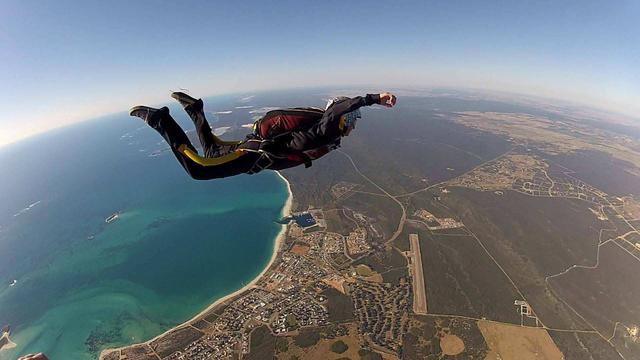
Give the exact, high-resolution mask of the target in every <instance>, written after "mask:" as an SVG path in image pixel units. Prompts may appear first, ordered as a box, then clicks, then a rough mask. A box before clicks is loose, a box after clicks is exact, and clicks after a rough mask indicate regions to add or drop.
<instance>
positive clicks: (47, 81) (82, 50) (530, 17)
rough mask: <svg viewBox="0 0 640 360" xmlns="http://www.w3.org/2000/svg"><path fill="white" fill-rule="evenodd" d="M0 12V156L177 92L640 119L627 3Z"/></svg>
mask: <svg viewBox="0 0 640 360" xmlns="http://www.w3.org/2000/svg"><path fill="white" fill-rule="evenodd" d="M0 6H1V8H0V9H1V10H0V64H1V65H2V66H0V84H1V85H0V86H1V87H0V89H1V91H0V95H1V96H0V108H2V110H1V111H0V145H2V144H6V143H9V142H13V141H16V140H18V139H20V138H23V137H25V136H28V135H31V134H34V133H37V132H42V131H45V130H47V129H49V128H53V127H57V126H61V125H65V124H68V123H70V122H75V121H80V120H84V119H88V118H90V117H95V116H99V115H102V114H107V113H112V112H118V111H124V110H126V109H128V108H129V107H130V106H132V105H135V104H139V103H147V104H157V103H161V102H166V101H168V100H169V98H168V94H169V92H170V90H175V89H178V88H180V87H182V88H187V89H189V90H191V92H192V93H194V94H197V95H200V96H206V95H215V94H222V93H227V92H237V91H252V90H259V89H269V88H286V87H294V86H316V85H321V86H324V85H359V84H363V85H364V84H366V85H373V86H380V88H381V90H384V89H385V88H390V89H393V88H399V87H412V86H420V87H430V86H456V87H471V88H487V89H497V90H505V91H513V92H519V93H529V94H538V95H544V96H549V97H556V98H560V99H565V100H573V101H577V102H583V103H587V104H590V105H592V106H595V107H602V108H608V109H614V110H617V111H622V112H625V113H627V114H636V115H638V114H640V105H638V104H640V41H639V40H640V26H638V24H637V21H638V19H640V2H638V1H588V0H584V1H526V2H516V1H488V0H487V1H473V2H472V1H386V2H374V1H366V2H364V1H362V2H360V1H346V0H343V1H322V2H310V1H274V2H266V1H245V2H238V4H235V2H231V1H200V2H195V1H193V2H191V1H185V2H180V1H1V2H0ZM637 117H638V116H637Z"/></svg>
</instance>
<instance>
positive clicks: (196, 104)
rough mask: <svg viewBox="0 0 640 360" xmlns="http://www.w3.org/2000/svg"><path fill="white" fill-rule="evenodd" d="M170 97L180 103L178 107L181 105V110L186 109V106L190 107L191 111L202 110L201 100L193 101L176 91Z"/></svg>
mask: <svg viewBox="0 0 640 360" xmlns="http://www.w3.org/2000/svg"><path fill="white" fill-rule="evenodd" d="M171 97H172V98H174V99H176V100H178V102H179V103H180V105H182V107H183V108H185V109H186V108H187V106H189V107H191V108H192V109H193V110H201V109H202V100H201V99H194V98H192V97H191V96H189V95H187V94H185V93H183V92H180V91H177V92H174V93H172V94H171Z"/></svg>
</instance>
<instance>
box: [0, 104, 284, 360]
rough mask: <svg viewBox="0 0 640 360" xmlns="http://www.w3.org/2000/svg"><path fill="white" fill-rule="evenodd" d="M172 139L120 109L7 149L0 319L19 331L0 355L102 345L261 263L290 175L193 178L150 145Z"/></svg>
mask: <svg viewBox="0 0 640 360" xmlns="http://www.w3.org/2000/svg"><path fill="white" fill-rule="evenodd" d="M221 110H224V109H221ZM172 112H174V109H172ZM179 118H180V122H181V123H182V124H183V125H184V126H185V127H188V128H191V126H192V125H191V124H190V123H189V122H188V120H186V118H185V117H184V116H179ZM165 147H166V145H165V144H164V143H163V140H162V138H161V137H160V136H159V135H158V134H157V133H155V131H153V130H152V129H150V128H148V127H147V126H146V125H145V124H144V123H143V122H142V121H141V120H139V119H136V118H130V117H129V116H127V115H126V114H124V113H123V114H120V115H113V116H109V117H105V118H101V119H98V120H93V121H89V122H84V123H81V124H78V125H74V126H71V127H66V128H63V129H59V130H54V131H50V132H48V133H46V134H44V135H39V136H35V137H32V138H29V139H27V140H23V141H21V142H19V143H16V144H13V145H10V146H6V147H3V148H0V173H1V174H2V176H0V204H2V206H1V207H0V327H1V326H3V325H6V324H9V325H11V328H12V335H11V339H12V340H13V341H14V342H15V343H17V347H16V348H15V349H13V350H8V351H3V352H0V359H1V360H5V359H15V358H17V357H18V356H19V355H22V354H24V353H28V352H45V353H47V354H48V355H49V356H50V358H52V359H91V358H95V357H96V356H97V354H98V352H99V350H101V349H103V348H105V347H113V346H119V345H125V344H129V343H132V342H139V341H143V340H146V339H149V338H151V337H153V336H156V335H158V334H159V333H161V332H162V331H164V330H166V329H168V328H170V327H172V326H175V325H176V324H178V323H181V322H183V321H185V320H187V319H189V318H191V317H192V316H193V315H195V314H196V313H198V312H199V311H201V310H202V309H203V308H204V307H206V306H208V305H209V304H210V303H212V302H213V301H215V299H217V298H219V297H221V296H224V295H226V294H227V293H230V292H232V291H234V290H236V289H238V288H240V287H242V286H243V284H245V283H247V282H249V281H251V279H252V278H253V277H255V276H256V275H257V274H258V273H260V272H261V271H262V269H263V268H264V267H265V265H266V264H267V262H268V261H269V258H270V256H271V252H272V249H273V244H274V238H275V236H276V235H277V233H278V232H279V230H280V225H279V224H277V223H275V222H274V220H277V219H278V218H279V216H280V212H281V210H282V207H283V206H284V204H285V202H286V199H287V196H288V194H287V188H286V184H285V183H284V182H283V180H282V179H280V178H279V177H278V176H277V174H275V173H273V172H264V173H261V174H257V175H252V176H249V175H243V176H237V177H234V178H229V179H221V180H215V181H204V182H199V181H195V180H192V179H191V178H189V177H188V176H187V175H186V174H185V173H184V171H183V170H182V168H181V167H180V166H179V164H178V163H177V162H176V160H175V159H174V157H173V154H172V153H171V152H168V151H165V152H163V153H161V155H159V156H150V155H151V154H152V153H153V152H154V151H157V150H160V149H163V148H165ZM115 212H119V219H118V220H116V221H115V222H113V223H110V224H107V223H105V218H107V217H108V216H109V215H111V214H113V213H115ZM14 279H15V280H17V282H16V284H15V285H14V286H10V284H11V283H12V282H13V280H14Z"/></svg>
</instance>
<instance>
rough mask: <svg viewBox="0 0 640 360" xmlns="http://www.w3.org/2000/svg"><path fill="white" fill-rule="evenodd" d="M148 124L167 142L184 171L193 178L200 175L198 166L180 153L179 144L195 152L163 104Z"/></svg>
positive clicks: (200, 170) (200, 171)
mask: <svg viewBox="0 0 640 360" xmlns="http://www.w3.org/2000/svg"><path fill="white" fill-rule="evenodd" d="M148 123H149V125H150V126H151V127H152V128H154V129H155V130H156V131H157V132H158V133H159V134H160V135H161V136H162V137H163V138H164V139H165V141H166V142H167V144H169V146H170V147H171V151H172V152H173V154H174V155H175V157H176V159H177V160H178V162H179V163H180V165H182V167H183V168H184V169H185V171H186V172H187V173H188V174H189V175H190V176H191V177H192V178H194V179H198V178H201V177H202V169H200V166H199V165H198V164H196V163H194V162H193V161H191V160H190V159H187V158H186V157H185V156H184V155H182V154H181V153H180V152H179V151H178V149H179V148H180V146H181V145H186V146H187V147H188V148H189V149H191V150H193V151H194V152H197V151H196V149H195V148H194V147H193V145H192V144H191V141H189V138H188V137H187V134H185V133H184V131H183V130H182V128H181V127H180V125H178V123H176V121H175V120H174V119H173V118H172V117H171V115H170V114H169V109H168V108H167V107H166V106H165V107H163V108H161V109H159V110H158V111H157V112H156V113H154V114H153V117H152V118H151V119H149V121H148Z"/></svg>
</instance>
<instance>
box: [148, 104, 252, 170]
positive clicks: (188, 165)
mask: <svg viewBox="0 0 640 360" xmlns="http://www.w3.org/2000/svg"><path fill="white" fill-rule="evenodd" d="M148 123H149V124H150V125H151V127H153V128H154V129H155V130H156V131H157V132H158V133H160V135H162V137H163V138H164V139H165V140H166V141H167V143H168V144H169V146H170V147H171V151H172V152H173V154H174V155H175V157H176V159H177V160H178V162H179V163H180V165H182V167H183V168H184V169H185V171H186V172H187V173H188V174H189V176H191V177H192V178H194V179H196V180H209V179H218V178H223V177H228V176H234V175H238V174H242V173H246V172H247V171H249V169H250V168H251V167H252V166H253V164H254V163H255V161H256V158H255V157H254V155H253V154H248V155H245V156H242V157H240V158H239V159H237V160H233V161H229V162H228V163H225V164H222V165H216V166H204V165H201V164H198V163H196V162H194V161H193V160H191V159H189V158H188V157H186V156H185V155H184V154H183V153H181V152H180V150H179V149H180V146H182V145H185V146H186V147H187V148H189V149H190V150H191V151H193V152H194V153H196V154H197V151H196V149H195V148H194V147H193V145H192V144H191V142H190V141H189V138H188V137H187V135H186V134H185V133H184V131H183V130H182V128H180V125H178V123H176V121H175V120H174V119H173V118H172V117H171V115H170V114H169V109H168V108H166V107H163V108H162V109H160V110H158V111H157V112H156V113H154V114H153V117H152V118H151V119H149V121H148Z"/></svg>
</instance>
